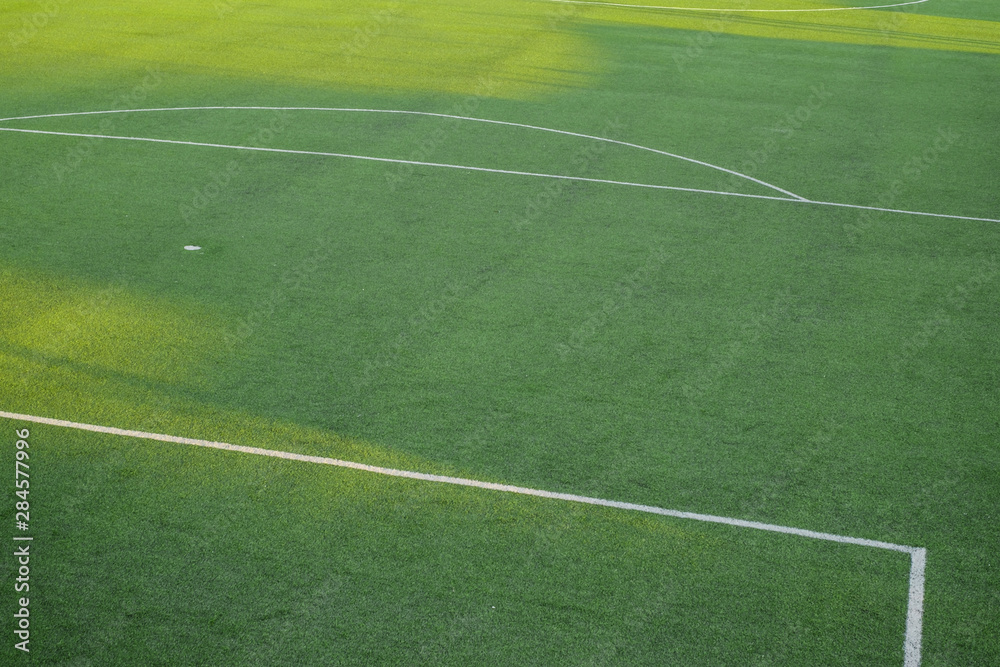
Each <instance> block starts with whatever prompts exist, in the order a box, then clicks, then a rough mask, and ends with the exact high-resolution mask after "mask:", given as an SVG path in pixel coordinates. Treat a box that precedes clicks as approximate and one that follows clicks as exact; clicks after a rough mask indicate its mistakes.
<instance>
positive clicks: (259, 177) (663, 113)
mask: <svg viewBox="0 0 1000 667" xmlns="http://www.w3.org/2000/svg"><path fill="white" fill-rule="evenodd" d="M931 4H932V3H928V4H927V5H926V6H921V8H920V9H921V12H924V13H926V12H929V11H930V7H931ZM968 5H969V7H970V12H969V13H968V14H966V16H969V17H971V16H972V8H973V3H968ZM990 6H991V5H985V4H982V3H981V4H979V5H976V7H978V9H977V10H976V11H978V12H979V15H977V16H976V18H988V12H989V11H992V10H990V9H989V7H990ZM237 20H238V19H237ZM560 29H563V30H570V29H572V30H573V31H576V32H579V33H580V34H581V35H583V36H584V37H585V38H586V40H587V43H588V44H590V45H591V46H592V47H593V49H594V58H595V60H598V59H599V60H600V63H601V68H602V75H601V77H600V78H599V79H597V78H595V81H594V83H595V85H594V87H593V88H588V89H565V90H563V91H561V92H560V93H559V94H551V95H550V96H549V97H546V98H544V99H539V100H534V101H525V100H510V99H508V100H496V99H488V98H470V97H464V96H457V95H456V96H449V95H444V94H440V93H430V92H428V93H425V94H415V93H414V94H406V95H403V94H401V93H389V92H385V91H383V92H372V91H369V92H359V91H345V90H337V89H332V88H325V89H324V88H320V87H307V86H305V85H291V84H289V83H288V82H278V81H273V80H261V81H241V80H237V79H233V78H230V79H226V78H223V77H222V76H219V77H215V76H213V75H211V73H206V72H204V71H201V72H200V73H199V74H197V75H195V74H192V73H191V72H190V71H184V70H182V69H181V68H180V67H178V68H177V70H176V71H173V70H167V69H164V70H163V71H162V72H161V74H160V76H161V77H162V81H160V82H159V83H157V84H156V85H155V86H150V87H149V89H148V90H147V91H146V92H145V93H144V94H143V95H142V96H141V99H139V97H132V98H130V101H129V102H128V104H127V106H130V107H132V108H137V107H161V106H163V107H175V106H189V105H238V106H242V105H263V106H286V105H288V106H321V107H359V108H373V109H406V110H419V111H429V112H437V113H450V114H458V115H469V116H476V117H481V118H489V119H496V120H505V121H512V122H518V123H527V124H532V125H538V126H543V127H550V128H556V129H561V130H567V131H572V132H579V133H585V134H593V135H600V136H607V137H609V138H613V139H620V140H624V141H629V142H634V143H636V144H640V145H643V146H648V147H651V148H656V149H660V150H665V151H670V152H674V153H677V154H680V155H684V156H688V157H691V158H695V159H699V160H704V161H706V162H710V163H713V164H716V165H720V166H724V167H728V168H731V169H735V170H739V171H741V172H743V173H746V174H748V175H751V176H753V177H755V178H758V179H761V180H764V181H767V182H769V183H772V184H775V185H777V186H780V187H782V188H786V189H788V190H790V191H792V192H795V193H797V194H799V195H801V196H804V197H808V198H812V199H815V200H823V201H833V202H842V203H852V204H860V205H877V206H883V207H890V208H902V209H910V210H918V211H929V212H937V213H948V214H956V215H966V216H982V217H990V218H1000V199H998V196H997V192H998V190H997V188H996V174H997V173H1000V153H998V147H997V144H996V142H995V141H994V138H995V128H996V127H998V126H1000V117H998V111H997V107H996V105H995V104H994V103H993V99H992V98H993V91H995V90H996V88H997V71H998V70H997V69H996V57H995V56H988V55H982V54H965V53H954V52H949V51H931V50H904V49H888V48H883V47H870V46H857V45H846V44H832V43H813V42H809V43H805V42H802V43H800V42H792V41H788V40H764V39H754V38H749V37H738V36H732V35H716V36H714V37H713V38H712V39H711V42H710V43H709V44H708V45H707V46H703V48H702V49H701V50H700V51H699V52H698V55H697V57H696V58H692V59H687V60H683V61H682V62H683V67H682V68H679V67H678V66H677V64H676V63H677V61H676V60H675V56H677V55H679V54H684V53H685V49H687V48H688V47H689V46H690V43H691V41H690V40H691V39H692V38H694V37H697V35H696V34H694V33H691V32H684V31H676V30H664V29H653V28H641V27H627V28H626V27H614V26H603V27H598V26H595V25H591V24H586V23H581V24H579V25H576V24H573V25H572V26H569V27H567V26H562V27H561V28H560ZM145 66H146V64H145V63H139V62H134V63H127V66H126V65H122V66H121V67H120V68H118V69H116V70H114V71H111V70H109V71H108V72H107V73H106V76H105V77H104V78H102V79H100V80H96V79H92V78H88V77H89V76H90V75H87V76H83V77H82V78H80V79H79V80H75V81H65V82H63V83H60V85H58V86H56V85H54V84H52V83H51V80H50V79H48V78H46V77H45V76H40V74H41V73H43V72H44V66H43V63H42V62H41V61H39V66H38V70H37V71H36V72H35V73H34V74H35V77H33V76H31V73H25V72H3V71H2V70H0V72H3V74H2V77H3V81H4V82H7V83H9V84H10V85H9V86H8V87H7V88H6V90H7V91H8V92H9V97H10V98H11V99H9V100H8V99H7V97H8V95H5V96H4V97H3V98H0V99H2V103H0V106H3V108H2V109H0V117H8V116H15V115H24V114H31V113H54V112H64V111H67V112H68V111H84V110H99V109H108V108H112V107H113V106H115V105H116V102H119V101H120V100H122V99H123V98H122V96H123V95H126V94H128V92H129V91H132V90H134V86H136V85H138V84H140V83H141V82H142V81H143V78H144V77H146V76H148V74H147V73H146V71H145ZM38 76H40V78H36V77H38ZM49 76H52V77H55V74H54V73H49ZM52 80H55V79H54V78H53V79H52ZM817 91H819V93H817ZM811 102H813V104H812V106H811V107H810V106H809V105H810V103H811ZM803 108H806V109H807V111H801V110H802V109H803ZM796 114H799V116H798V119H797V121H796V122H792V121H790V120H789V117H792V118H795V117H796ZM105 121H106V122H105ZM3 125H5V126H10V127H24V128H35V129H50V130H57V131H70V132H83V133H88V132H97V133H101V134H123V135H131V136H146V137H160V138H169V139H177V140H189V141H202V142H214V143H233V144H240V145H254V146H264V147H276V148H288V149H297V150H321V151H343V152H349V153H358V154H364V155H379V156H385V157H392V158H399V159H410V160H419V161H428V162H446V163H454V164H464V165H476V166H484V167H498V168H504V169H516V170H525V171H539V172H544V173H552V174H563V175H577V176H586V177H595V178H608V179H615V180H627V181H636V182H640V183H656V184H668V185H680V186H687V187H702V188H709V189H718V190H726V191H733V190H735V191H738V192H745V193H756V194H775V193H774V192H773V191H768V190H767V189H766V188H763V187H761V186H759V185H755V184H750V183H747V182H746V181H742V180H735V179H733V178H732V177H730V176H727V175H725V174H720V173H718V172H716V171H713V170H710V169H706V168H700V167H696V166H694V165H691V164H690V163H684V162H679V161H674V160H671V159H669V158H666V157H662V156H655V155H652V154H646V153H641V152H638V151H634V150H630V149H626V148H624V147H620V146H614V147H612V146H607V147H602V145H601V144H595V143H593V142H588V141H586V140H583V139H579V138H570V137H557V136H554V135H546V134H543V133H538V132H537V131H531V130H518V129H514V128H504V127H498V126H479V125H473V124H465V123H457V122H454V121H449V120H446V119H433V118H427V117H414V116H388V115H386V116H383V115H349V114H331V113H321V112H288V113H284V114H283V113H279V112H268V111H254V112H232V111H213V112H171V113H168V114H156V115H153V114H150V115H143V114H126V115H121V116H114V117H106V118H104V117H96V116H94V117H77V118H64V119H46V120H37V121H17V122H13V121H12V122H6V123H4V124H3ZM267 130H270V131H271V132H272V133H273V134H269V133H268V132H267ZM942 138H943V139H942ZM939 140H940V141H939ZM0 155H3V159H2V160H0V183H2V185H0V364H2V365H0V377H2V382H0V409H2V410H10V411H18V412H24V413H31V414H39V415H44V416H51V417H58V418H63V419H73V420H77V421H84V422H91V423H101V424H108V425H113V426H120V427H124V428H136V429H144V430H149V431H156V432H168V433H171V434H174V435H185V436H192V437H204V438H212V439H220V440H226V441H229V442H236V443H238V444H246V445H255V446H260V447H266V448H270V449H278V450H288V451H299V452H306V453H310V454H319V455H325V456H337V457H341V458H347V459H351V460H361V461H364V462H369V463H374V464H379V465H392V466H395V467H405V468H408V469H420V470H424V471H430V472H443V473H446V474H457V475H461V476H466V477H474V478H477V479H488V480H498V481H504V482H508V483H511V484H517V485H523V486H533V487H538V488H544V489H549V490H558V491H564V492H570V493H577V494H583V495H590V496H598V497H603V498H611V499H615V500H622V501H629V502H636V503H645V504H649V505H655V506H660V507H669V508H674V509H680V510H687V511H693V512H703V513H709V514H715V515H723V516H732V517H738V518H744V519H751V520H758V521H766V522H771V523H776V524H782V525H790V526H796V527H801V528H807V529H812V530H818V531H826V532H831V533H836V534H843V535H850V536H855V537H862V538H869V539H876V540H885V541H889V542H894V543H899V544H906V545H911V546H920V547H927V548H928V550H929V559H928V571H927V575H928V580H927V581H928V585H927V598H926V606H925V608H926V613H927V615H926V618H925V636H924V664H926V665H988V664H994V663H997V662H1000V643H998V640H997V638H996V633H995V632H994V628H993V625H994V623H993V619H994V618H996V617H998V616H1000V599H998V597H997V595H996V591H997V590H1000V575H998V573H997V569H996V562H995V560H996V559H995V558H994V556H993V552H994V551H995V549H994V546H995V545H996V544H997V543H1000V533H998V529H997V521H996V519H997V515H996V507H997V505H998V503H1000V491H998V490H1000V477H998V471H1000V458H998V454H997V448H996V443H997V441H998V437H1000V421H998V418H997V416H996V415H997V414H1000V395H998V386H1000V375H998V371H997V369H998V368H1000V365H998V362H1000V344H998V340H1000V339H998V336H997V333H998V327H997V320H996V309H997V303H998V297H1000V288H998V285H1000V258H998V257H997V250H998V245H1000V227H998V225H997V223H986V222H971V221H960V220H950V219H935V218H926V217H914V216H906V215H899V214H889V213H877V214H868V213H864V212H862V211H859V210H852V209H839V208H831V207H821V206H816V205H810V204H802V203H791V202H773V201H763V200H752V199H742V198H732V197H719V196H709V195H699V194H692V193H678V192H665V191H653V190H645V189H638V188H630V187H624V186H612V185H603V184H594V183H570V182H567V181H556V180H549V179H536V178H530V177H524V176H515V175H502V174H482V173H467V172H459V171H454V170H446V169H435V168H423V167H418V168H412V169H411V168H409V167H405V166H401V165H396V164H382V163H372V162H363V161H356V160H347V159H339V158H330V157H319V156H308V155H289V154H273V153H244V152H236V151H229V150H224V149H213V148H204V147H192V146H172V145H154V144H146V143H132V142H112V141H96V140H87V139H83V138H79V137H76V138H73V137H54V136H36V135H24V134H14V133H7V132H0ZM188 244H195V245H199V246H202V250H201V251H198V252H188V251H185V250H183V247H184V246H185V245H188ZM241 420H243V421H245V423H246V424H250V425H248V426H242V427H241V426H239V424H240V422H241ZM0 425H6V426H5V428H7V429H8V431H9V433H8V435H11V434H12V432H13V429H14V427H15V424H14V423H12V422H7V421H3V422H2V423H0ZM262 425H263V426H262ZM17 426H21V425H19V424H18V425H17ZM258 427H259V428H258ZM270 427H273V429H274V430H267V429H268V428H270ZM32 432H33V434H34V435H33V438H34V437H37V442H36V444H33V445H32V446H33V447H35V448H36V449H35V450H33V456H35V455H36V454H35V453H34V452H37V456H38V458H37V459H32V464H33V465H36V463H37V466H38V473H37V474H38V475H39V479H38V486H37V489H36V487H34V486H33V487H32V488H33V491H32V493H33V495H32V503H33V513H34V512H36V511H37V517H38V519H37V520H38V523H37V524H33V525H37V530H38V531H39V532H38V533H37V535H38V538H37V543H36V546H35V547H34V548H37V550H38V554H39V556H38V565H37V567H38V573H37V576H38V582H39V584H38V585H39V593H38V595H39V598H38V605H39V606H38V612H37V624H38V625H37V632H38V634H37V641H38V646H39V649H38V653H37V654H36V656H35V658H34V660H35V662H36V663H37V664H64V663H65V664H74V665H75V664H81V665H83V664H94V665H97V664H155V663H157V662H160V663H163V664H337V663H338V662H341V663H343V664H413V663H417V664H437V663H441V662H444V663H451V664H473V663H477V664H503V663H507V664H524V663H528V664H587V663H588V661H589V662H590V663H592V664H678V665H687V664H706V665H707V664H713V665H714V664H733V665H746V664H751V665H772V664H773V665H786V664H796V665H798V664H802V665H805V664H810V665H811V664H845V665H858V664H886V665H898V664H901V662H902V643H903V631H904V624H905V611H906V607H905V605H906V590H907V588H906V587H907V576H908V565H909V563H908V559H907V558H906V557H905V556H904V555H903V554H895V553H889V552H882V551H877V550H870V549H865V548H861V547H845V546H836V545H830V544H822V543H815V542H812V541H809V540H803V539H801V538H791V537H781V536H776V535H768V534H760V533H755V532H753V531H746V530H738V529H732V528H722V527H713V526H704V525H701V524H691V523H688V522H679V521H675V520H666V519H659V518H653V519H650V518H645V517H635V516H632V515H629V514H628V513H624V512H619V511H615V510H596V509H592V508H580V507H576V506H573V505H567V504H563V503H559V502H555V501H542V500H537V499H519V498H510V497H507V496H497V495H495V494H493V493H491V492H485V491H475V490H462V489H451V488H447V487H438V486H434V485H428V484H425V483H420V482H402V481H399V480H390V479H382V478H377V477H371V476H366V475H364V474H362V473H356V472H348V471H342V470H336V469H328V468H325V467H319V466H309V465H306V464H301V463H289V462H278V461H274V460H269V459H268V460H263V459H256V458H248V457H246V456H243V455H236V454H223V453H219V452H210V451H203V450H191V449H185V448H181V447H177V446H167V445H161V444H155V443H147V442H138V441H130V440H122V439H117V438H113V437H103V436H101V437H97V436H90V435H87V436H82V435H79V434H74V433H72V432H68V431H65V430H60V429H54V428H45V427H39V428H37V429H36V428H32ZM288 434H292V435H290V436H289V435H288ZM317 434H321V435H317ZM322 434H325V435H322ZM286 436H288V437H286ZM336 436H342V437H344V438H351V439H353V440H352V441H350V442H348V441H344V442H341V441H337V442H333V440H334V439H335V438H336ZM4 437H6V438H7V439H8V440H10V443H9V444H10V447H8V446H6V445H3V440H2V438H4ZM331 443H332V444H331ZM0 450H2V451H3V456H4V457H5V458H3V461H4V463H3V465H4V466H7V465H8V463H7V461H8V459H9V458H10V457H11V456H12V454H13V438H12V437H8V436H7V435H3V434H0ZM11 465H12V463H11ZM33 484H34V478H33ZM35 494H37V495H35ZM34 503H37V506H36V505H35V504H34ZM5 507H6V506H5ZM8 510H9V508H8ZM33 515H34V514H33ZM2 562H3V564H2V567H4V568H8V570H5V572H9V568H10V567H12V562H11V561H10V559H6V560H4V561H2ZM5 576H6V575H5ZM5 580H6V579H5ZM13 601H14V600H13V596H11V598H10V599H8V600H6V601H3V602H2V603H0V604H2V605H7V606H11V605H12V604H13ZM4 608H7V607H4ZM33 613H35V612H34V608H33ZM33 627H35V626H33ZM0 631H4V632H6V630H4V628H2V627H0ZM34 637H35V636H34V635H33V638H34ZM33 641H34V639H33ZM5 650H6V649H5ZM102 656H106V659H105V657H102ZM74 660H75V661H76V662H73V661H74ZM88 661H90V662H88Z"/></svg>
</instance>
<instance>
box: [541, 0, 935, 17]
mask: <svg viewBox="0 0 1000 667" xmlns="http://www.w3.org/2000/svg"><path fill="white" fill-rule="evenodd" d="M548 2H560V3H563V4H567V5H600V6H602V7H622V8H625V9H657V10H662V11H678V12H729V13H731V14H743V13H744V12H756V13H776V12H783V13H793V12H847V11H857V10H859V9H889V8H891V7H905V6H906V5H920V4H923V3H925V2H927V0H910V1H909V2H897V3H896V4H893V5H873V6H871V7H823V8H816V9H735V8H732V7H720V8H718V9H715V8H711V7H658V6H654V5H627V4H623V3H618V2H591V1H590V0H548Z"/></svg>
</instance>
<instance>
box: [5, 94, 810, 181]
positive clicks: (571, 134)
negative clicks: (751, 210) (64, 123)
mask: <svg viewBox="0 0 1000 667" xmlns="http://www.w3.org/2000/svg"><path fill="white" fill-rule="evenodd" d="M159 111H334V112H358V113H392V114H404V115H413V116H432V117H436V118H450V119H452V120H465V121H471V122H476V123H489V124H491V125H506V126H509V127H520V128H523V129H529V130H538V131H541V132H552V133H554V134H562V135H565V136H569V137H579V138H582V139H591V140H594V141H603V142H606V143H610V144H618V145H619V146H627V147H629V148H636V149H638V150H643V151H648V152H650V153H656V154H657V155H664V156H666V157H671V158H675V159H677V160H683V161H685V162H690V163H692V164H696V165H699V166H701V167H708V168H709V169H715V170H716V171H721V172H723V173H726V174H729V175H731V176H736V177H737V178H742V179H745V180H748V181H751V182H753V183H757V184H758V185H762V186H764V187H765V188H768V189H771V190H774V191H776V192H780V193H781V194H783V195H787V196H789V197H792V198H793V199H798V200H800V201H806V198H805V197H800V196H799V195H797V194H795V193H794V192H789V191H788V190H784V189H782V188H779V187H778V186H777V185H772V184H771V183H767V182H765V181H762V180H760V179H758V178H754V177H753V176H749V175H747V174H742V173H740V172H738V171H734V170H732V169H726V168H725V167H720V166H718V165H714V164H711V163H709V162H703V161H701V160H695V159H694V158H689V157H684V156H683V155H677V154H676V153H668V152H666V151H661V150H657V149H655V148H649V147H647V146H640V145H639V144H633V143H629V142H627V141H618V140H617V139H608V138H606V137H597V136H594V135H590V134H581V133H579V132H569V131H566V130H556V129H553V128H550V127H540V126H538V125H526V124H524V123H512V122H509V121H503V120H490V119H488V118H472V117H470V116H456V115H453V114H446V113H432V112H429V111H402V110H397V109H348V108H335V107H261V106H250V107H222V106H208V107H170V108H163V109H114V110H108V111H77V112H71V113H55V114H43V115H38V116H18V117H15V118H0V123H3V122H7V121H12V120H34V119H39V118H65V117H69V116H95V115H101V114H112V113H145V112H159ZM0 129H3V128H0ZM117 138H121V137H117Z"/></svg>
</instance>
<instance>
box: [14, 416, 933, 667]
mask: <svg viewBox="0 0 1000 667" xmlns="http://www.w3.org/2000/svg"><path fill="white" fill-rule="evenodd" d="M0 417H2V418H5V419H12V420H15V421H26V422H32V423H35V424H47V425H49V426H59V427H62V428H71V429H76V430H79V431H91V432H94V433H105V434H109V435H118V436H124V437H129V438H141V439H144V440H156V441H159V442H169V443H174V444H180V445H193V446H196V447H207V448H210V449H221V450H224V451H230V452H241V453H243V454H254V455H257V456H268V457H272V458H278V459H285V460H289V461H303V462H305V463H318V464H321V465H329V466H336V467H340V468H350V469H353V470H361V471H364V472H369V473H375V474H377V475H388V476H390V477H404V478H407V479H415V480H419V481H424V482H437V483H440V484H453V485H456V486H468V487H474V488H477V489H487V490H490V491H500V492H503V493H514V494H518V495H522V496H535V497H538V498H548V499H551V500H563V501H567V502H573V503H584V504H587V505H599V506H602V507H611V508H614V509H620V510H630V511H634V512H645V513H647V514H659V515H661V516H669V517H675V518H678V519H691V520H694V521H703V522H708V523H720V524H724V525H727V526H734V527H737V528H752V529H754V530H763V531H767V532H771V533H783V534H785V535H797V536H799V537H808V538H811V539H814V540H824V541H828V542H837V543H840V544H854V545H858V546H863V547H870V548H874V549H885V550H888V551H896V552H900V553H905V554H909V555H910V587H909V596H908V602H907V611H906V635H905V639H904V641H903V654H904V662H903V665H904V667H919V665H920V647H921V642H922V634H923V613H924V571H925V569H926V564H927V549H925V548H923V547H909V546H904V545H901V544H893V543H891V542H881V541H878V540H867V539H863V538H859V537H846V536H843V535H833V534H832V533H820V532H816V531H813V530H804V529H802V528H790V527H788V526H778V525H774V524H769V523H760V522H758V521H745V520H743V519H732V518H728V517H722V516H713V515H711V514H696V513H693V512H682V511H680V510H670V509H663V508H661V507H652V506H650V505H636V504H634V503H625V502H620V501H617V500H605V499H603V498H589V497H587V496H577V495H573V494H569V493H557V492H554V491H543V490H540V489H531V488H526V487H521V486H511V485H508V484H497V483H494V482H481V481H479V480H474V479H463V478H461V477H446V476H443V475H431V474H428V473H422V472H413V471H410V470H394V469H392V468H380V467H378V466H371V465H367V464H364V463H355V462H352V461H341V460H339V459H331V458H325V457H322V456H307V455H305V454H295V453H292V452H281V451H275V450H271V449H260V448H258V447H246V446H243V445H232V444H229V443H225V442H213V441H211V440H199V439H196V438H182V437H178V436H174V435H164V434H161V433H147V432H145V431H131V430H127V429H121V428H114V427H112V426H97V425H94V424H81V423H78V422H71V421H65V420H62V419H51V418H49V417H36V416H34V415H25V414H19V413H15V412H4V411H0Z"/></svg>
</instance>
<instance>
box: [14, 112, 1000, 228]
mask: <svg viewBox="0 0 1000 667" xmlns="http://www.w3.org/2000/svg"><path fill="white" fill-rule="evenodd" d="M203 109H257V110H272V111H289V110H317V111H330V110H333V111H341V109H326V108H322V107H317V108H315V109H313V108H311V107H176V108H166V109H130V110H115V111H81V112H73V113H59V114H45V115H39V116H20V117H17V118H0V122H5V121H10V120H30V119H34V118H58V117H65V116H87V115H96V114H106V113H130V112H132V111H189V110H191V111H198V110H203ZM346 111H357V110H356V109H346ZM361 111H378V112H380V113H402V114H415V115H425V116H440V117H445V118H457V119H461V120H475V121H479V122H483V123H495V124H498V125H513V126H515V127H526V128H531V129H538V130H543V131H548V132H556V133H559V134H569V135H572V136H579V137H585V138H590V139H597V140H598V141H607V142H611V143H616V144H621V145H624V146H632V147H635V148H640V149H643V150H648V151H652V152H654V153H661V154H663V155H669V156H671V157H678V158H679V159H682V160H688V161H691V162H696V163H698V164H704V165H705V166H710V167H713V168H715V169H719V170H721V171H725V172H727V173H731V174H734V175H739V176H743V177H744V178H749V179H750V180H753V181H756V179H753V178H750V177H748V176H744V175H742V174H739V173H738V172H733V171H730V170H728V169H724V168H722V167H715V166H714V165H710V164H708V163H701V162H698V161H697V160H691V159H690V158H685V157H683V156H674V155H673V154H671V153H664V152H663V151H658V150H656V149H655V148H646V147H645V146H639V145H638V144H630V143H628V142H624V141H616V140H614V139H604V138H602V137H591V136H590V135H586V134H577V133H575V132H565V131H563V130H551V129H548V128H543V127H536V126H534V125H522V124H520V123H509V122H505V121H497V120H486V119H482V118H466V117H465V116H451V115H448V114H437V113H429V112H423V111H387V110H368V109H362V110H361ZM0 132H19V133H24V134H44V135H55V136H64V137H82V138H91V139H112V140H119V141H141V142H147V143H158V144H175V145H181V146H203V147H207V148H228V149H231V150H244V151H259V152H265V153H292V154H297V155H317V156H323V157H340V158H348V159H354V160H367V161H371V162H388V163H394V164H411V165H415V166H422V167H441V168H446V169H459V170H463V171H478V172H487V173H493V174H510V175H515V176H533V177H536V178H554V179H559V180H566V181H582V182H588V183H605V184H608V185H624V186H629V187H636V188H650V189H655V190H673V191H677V192H693V193H697V194H708V195H720V196H725V197H743V198H746V199H767V200H771V201H784V202H791V203H793V204H812V205H814V206H832V207H837V208H851V209H858V210H866V211H881V212H884V213H898V214H902V215H917V216H925V217H931V218H947V219H950V220H968V221H973V222H996V223H1000V219H996V218H979V217H973V216H965V215H952V214H949V213H928V212H926V211H908V210H905V209H897V208H882V207H878V206H862V205H860V204H844V203H840V202H829V201H817V200H814V199H806V198H805V197H800V196H799V195H796V194H792V193H790V192H788V191H786V190H782V189H781V188H778V187H776V186H772V185H768V184H766V183H763V181H756V182H758V183H761V184H764V185H768V187H771V188H774V189H775V190H778V191H779V192H782V193H784V194H787V195H789V196H788V197H775V196H773V195H754V194H746V193H742V192H726V191H723V190H703V189H699V188H684V187H678V186H674V185H653V184H650V183H632V182H629V181H614V180H607V179H602V178H587V177H584V176H562V175H559V174H541V173H536V172H530V171H514V170H510V169H492V168H489V167H470V166H466V165H457V164H446V163H441V162H420V161H416V160H401V159H397V158H383V157H373V156H370V155H353V154H350V153H330V152H324V151H304V150H292V149H286V148H264V147H259V146H236V145H230V144H214V143H205V142H197V141H179V140H175V139H154V138H150V137H125V136H113V135H102V134H86V133H80V132H56V131H53V130H29V129H24V128H15V127H0Z"/></svg>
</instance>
